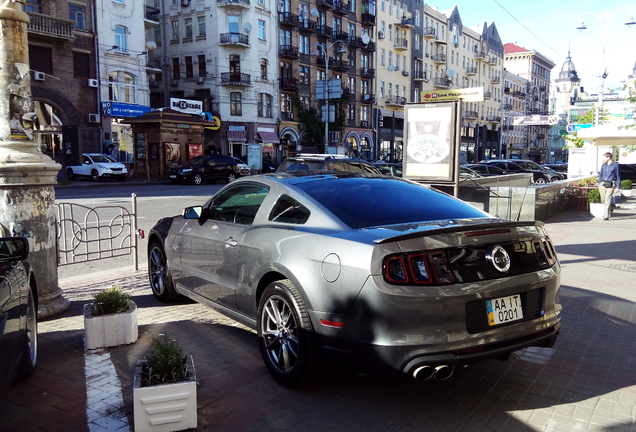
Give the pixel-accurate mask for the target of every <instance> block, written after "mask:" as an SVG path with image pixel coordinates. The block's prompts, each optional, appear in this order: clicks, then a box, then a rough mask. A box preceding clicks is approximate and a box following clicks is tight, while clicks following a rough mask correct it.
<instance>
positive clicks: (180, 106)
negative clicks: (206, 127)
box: [170, 98, 203, 114]
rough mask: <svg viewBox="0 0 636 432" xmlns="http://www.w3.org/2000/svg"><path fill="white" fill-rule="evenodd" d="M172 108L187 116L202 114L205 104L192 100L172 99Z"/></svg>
mask: <svg viewBox="0 0 636 432" xmlns="http://www.w3.org/2000/svg"><path fill="white" fill-rule="evenodd" d="M170 108H172V109H173V110H175V111H179V112H182V113H185V114H201V113H202V112H203V102H201V101H196V100H190V99H177V98H170Z"/></svg>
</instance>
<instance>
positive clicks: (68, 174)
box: [66, 168, 75, 180]
mask: <svg viewBox="0 0 636 432" xmlns="http://www.w3.org/2000/svg"><path fill="white" fill-rule="evenodd" d="M66 178H67V179H69V180H73V179H74V178H75V173H74V172H73V168H67V169H66Z"/></svg>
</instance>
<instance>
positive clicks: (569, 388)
mask: <svg viewBox="0 0 636 432" xmlns="http://www.w3.org/2000/svg"><path fill="white" fill-rule="evenodd" d="M619 205H621V207H620V208H619V209H617V210H616V211H615V213H614V218H613V219H612V220H611V221H603V220H601V219H592V218H591V216H590V215H589V214H588V213H587V212H578V211H572V212H568V213H565V214H563V215H560V216H559V217H557V218H554V219H551V220H549V221H548V222H547V229H548V232H549V234H550V236H551V237H552V240H553V241H554V243H555V245H556V248H557V252H558V254H559V259H560V262H561V265H562V278H561V282H562V288H561V300H562V303H563V307H564V311H563V326H562V332H561V336H560V338H559V340H558V341H557V344H556V346H555V348H554V349H547V348H543V349H537V348H535V349H527V350H524V351H520V352H517V353H515V354H514V355H513V356H512V358H511V359H510V361H508V362H499V361H487V362H483V363H480V364H477V365H473V366H470V367H466V368H464V369H462V370H459V371H456V372H455V374H454V375H453V376H452V377H451V378H450V379H449V380H447V381H442V382H439V381H433V380H429V381H424V382H419V381H415V380H413V379H407V378H387V377H382V376H376V375H369V374H365V373H362V372H360V371H356V370H347V369H338V370H336V371H334V372H333V374H331V375H330V376H329V377H328V378H327V379H325V380H324V381H322V382H320V383H319V384H317V385H315V386H313V387H311V388H308V389H303V390H288V389H286V388H283V387H281V386H279V385H277V384H276V383H275V382H274V381H273V380H272V379H271V378H270V376H269V374H268V373H267V371H266V369H265V367H264V365H263V363H262V360H261V358H260V354H259V352H258V347H257V341H256V335H255V333H254V332H253V331H251V330H249V329H247V328H245V327H243V326H241V325H239V324H237V323H235V322H234V321H232V320H230V319H228V318H225V317H224V316H222V315H219V314H217V313H215V312H214V311H213V310H212V309H210V308H207V307H204V306H202V305H199V304H196V303H192V302H189V301H183V302H181V303H178V304H176V305H165V304H161V303H159V302H157V301H155V300H154V298H153V297H152V295H151V294H150V289H149V287H148V282H147V278H146V274H145V271H140V272H138V273H136V272H134V271H133V270H132V269H118V271H117V273H116V274H114V273H113V272H107V273H94V274H90V275H87V276H83V277H74V278H69V279H64V280H61V281H60V286H61V287H62V289H63V290H64V295H65V297H66V298H68V299H69V300H70V302H71V308H70V309H69V311H67V312H66V313H64V314H62V315H60V316H57V317H53V318H51V319H48V320H45V321H42V322H41V323H40V326H39V332H40V339H39V343H40V345H39V356H40V357H39V362H38V369H37V372H36V373H35V375H34V376H33V377H31V378H29V379H28V380H26V381H22V382H17V383H14V384H13V385H12V386H11V387H10V388H9V389H8V390H7V391H6V392H5V393H4V394H3V395H2V396H1V397H0V431H3V432H4V431H20V432H27V431H92V432H95V431H111V430H119V431H126V430H132V429H133V426H132V423H133V420H132V388H131V382H132V373H133V370H134V364H135V362H136V360H137V359H138V358H140V357H142V356H143V355H144V354H145V353H146V352H147V351H148V350H149V348H150V342H151V340H152V337H153V336H154V335H157V334H159V333H166V334H168V335H169V336H170V337H171V338H177V339H178V340H179V341H180V343H181V345H182V346H183V348H184V350H185V351H186V352H188V353H191V354H192V355H193V356H194V360H195V365H196V369H197V377H198V381H199V387H198V423H199V426H198V428H197V430H199V431H218V432H222V431H228V432H230V431H300V432H302V431H331V430H338V431H381V432H385V431H400V432H410V431H427V432H428V431H440V432H441V431H471V432H472V431H513V432H514V431H599V432H600V431H604V432H623V431H636V356H635V355H634V354H636V316H635V310H636V309H635V307H634V305H635V302H636V200H634V201H631V200H630V201H627V202H624V203H620V204H619ZM114 283H118V284H120V285H122V287H123V288H124V290H126V291H128V292H130V293H131V294H132V296H133V299H134V301H135V302H136V303H137V305H138V306H139V340H138V341H137V342H136V343H134V344H133V345H128V346H122V347H117V348H112V349H108V350H93V351H99V352H88V353H85V351H84V345H83V321H82V305H83V304H84V303H86V302H88V301H89V300H90V298H91V295H92V294H93V293H94V292H96V291H97V290H100V289H102V288H104V287H108V286H111V285H112V284H114ZM91 356H97V357H91ZM108 360H110V361H108ZM99 361H106V363H108V364H109V365H111V366H109V367H111V368H114V369H113V370H114V371H115V374H116V376H115V378H118V380H117V379H116V381H118V382H119V383H120V385H121V389H122V391H121V392H120V396H119V400H118V398H117V397H115V396H113V395H112V390H113V385H112V383H110V382H108V383H106V384H104V385H98V386H94V385H90V386H89V390H88V391H87V384H86V383H87V378H86V375H90V376H91V377H92V378H95V376H96V375H97V376H98V374H99V370H100V369H101V368H102V366H101V365H100V366H95V365H99V364H100V363H99ZM115 388H116V386H115ZM100 392H101V394H100ZM109 392H110V393H109ZM88 400H90V404H89V405H90V406H89V411H88V413H87V409H86V405H87V401H88Z"/></svg>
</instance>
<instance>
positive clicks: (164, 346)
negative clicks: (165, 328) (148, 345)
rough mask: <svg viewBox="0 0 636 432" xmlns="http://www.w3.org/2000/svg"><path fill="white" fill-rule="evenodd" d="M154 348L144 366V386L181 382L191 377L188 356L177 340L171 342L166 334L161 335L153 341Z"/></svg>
mask: <svg viewBox="0 0 636 432" xmlns="http://www.w3.org/2000/svg"><path fill="white" fill-rule="evenodd" d="M152 346H153V350H152V351H150V353H148V355H146V358H145V360H144V362H143V364H142V379H141V383H142V385H144V386H146V385H157V384H166V383H172V382H179V381H184V380H186V379H187V378H188V377H189V374H188V369H187V366H186V360H187V356H186V355H185V354H184V353H183V350H182V349H181V347H180V346H179V343H178V342H177V341H176V340H169V339H168V337H167V336H166V335H165V334H160V335H158V336H157V337H156V338H155V339H154V340H153V341H152Z"/></svg>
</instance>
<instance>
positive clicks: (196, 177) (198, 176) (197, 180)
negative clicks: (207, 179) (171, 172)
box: [192, 174, 203, 185]
mask: <svg viewBox="0 0 636 432" xmlns="http://www.w3.org/2000/svg"><path fill="white" fill-rule="evenodd" d="M192 182H193V183H194V184H195V185H200V184H201V183H203V177H201V174H195V175H194V177H193V178H192Z"/></svg>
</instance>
